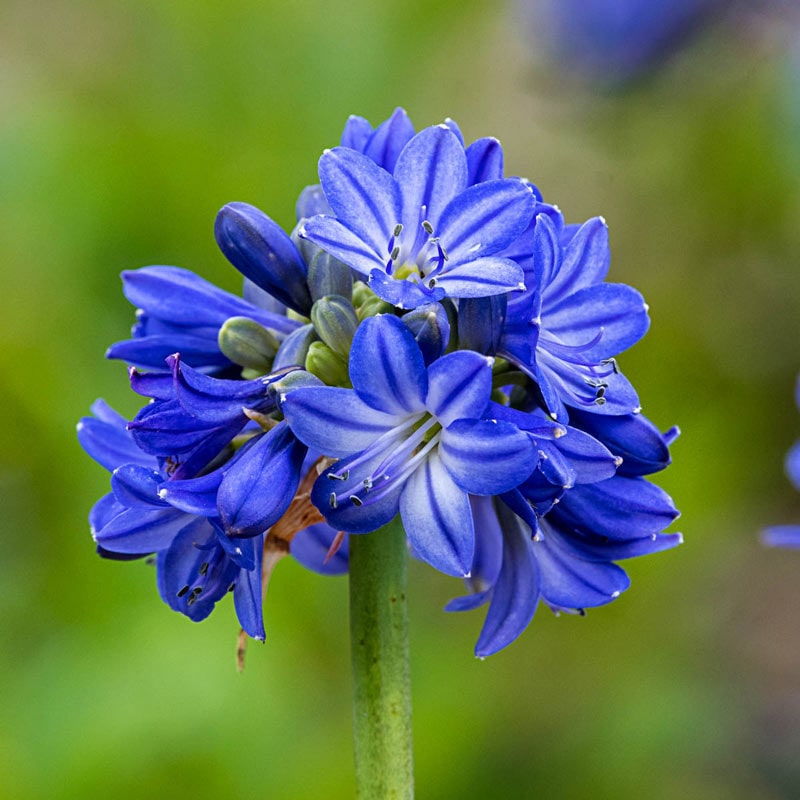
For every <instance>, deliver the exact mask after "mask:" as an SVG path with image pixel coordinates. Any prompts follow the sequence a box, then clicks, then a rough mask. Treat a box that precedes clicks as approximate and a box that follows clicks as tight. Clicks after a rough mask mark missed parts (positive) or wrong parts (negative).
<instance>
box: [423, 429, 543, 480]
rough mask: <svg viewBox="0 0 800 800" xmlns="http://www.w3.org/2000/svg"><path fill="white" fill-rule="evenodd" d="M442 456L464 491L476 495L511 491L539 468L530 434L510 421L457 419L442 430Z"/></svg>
mask: <svg viewBox="0 0 800 800" xmlns="http://www.w3.org/2000/svg"><path fill="white" fill-rule="evenodd" d="M439 455H440V456H441V459H442V463H443V464H444V466H445V467H446V468H447V471H448V472H449V473H450V475H451V476H452V477H453V479H454V480H455V482H456V483H457V484H458V485H459V486H460V487H461V488H462V489H464V491H466V492H469V493H470V494H477V495H492V494H502V493H503V492H508V491H510V490H511V489H513V488H514V487H516V486H518V485H519V484H520V483H522V481H524V480H525V478H527V477H528V475H530V474H531V472H533V470H534V469H535V468H536V464H537V461H538V457H537V455H536V448H535V447H534V445H533V442H532V441H531V439H530V437H529V436H528V435H527V434H525V433H523V432H522V431H520V430H518V429H517V428H516V427H515V426H514V425H512V424H510V423H508V422H494V421H491V420H456V422H454V423H453V424H452V425H450V426H449V427H448V428H446V429H445V430H443V431H442V439H441V442H440V444H439Z"/></svg>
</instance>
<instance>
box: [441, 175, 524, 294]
mask: <svg viewBox="0 0 800 800" xmlns="http://www.w3.org/2000/svg"><path fill="white" fill-rule="evenodd" d="M535 205H536V200H535V199H534V197H533V193H532V192H531V190H530V188H529V187H528V186H527V185H526V184H525V183H523V182H522V181H520V180H516V179H508V180H498V181H487V182H485V183H479V184H476V185H475V186H470V187H469V189H467V190H466V191H464V192H462V193H461V194H459V195H458V196H456V197H454V198H453V199H452V200H451V201H450V203H448V205H447V207H446V208H445V209H444V210H443V211H442V216H441V218H440V219H439V226H438V228H437V229H436V234H437V236H440V237H441V239H442V243H443V245H444V246H446V248H447V254H448V257H449V259H450V261H451V262H452V263H453V264H454V265H458V264H464V263H467V262H469V261H474V260H475V259H478V258H482V257H484V256H489V255H493V254H494V253H497V252H498V251H499V250H502V249H503V248H504V247H507V246H508V245H510V244H511V243H512V242H513V241H514V240H515V239H516V238H517V237H518V236H519V235H520V234H521V233H522V232H523V231H524V230H525V229H526V228H527V227H528V224H529V223H530V221H531V219H532V218H533V209H534V206H535ZM520 272H521V270H520ZM521 281H522V276H520V279H519V281H517V283H520V282H521Z"/></svg>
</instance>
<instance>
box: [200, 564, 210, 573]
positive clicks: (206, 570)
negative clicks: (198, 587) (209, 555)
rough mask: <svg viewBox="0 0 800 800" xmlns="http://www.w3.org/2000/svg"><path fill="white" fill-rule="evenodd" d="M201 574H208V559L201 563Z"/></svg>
mask: <svg viewBox="0 0 800 800" xmlns="http://www.w3.org/2000/svg"><path fill="white" fill-rule="evenodd" d="M200 574H201V575H206V574H208V561H204V562H203V563H202V564H201V565H200Z"/></svg>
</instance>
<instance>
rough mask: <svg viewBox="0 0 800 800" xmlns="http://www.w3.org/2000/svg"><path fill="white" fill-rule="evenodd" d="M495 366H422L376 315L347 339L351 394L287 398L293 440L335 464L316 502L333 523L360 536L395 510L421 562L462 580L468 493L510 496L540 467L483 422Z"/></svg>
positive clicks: (518, 438) (515, 438) (506, 427)
mask: <svg viewBox="0 0 800 800" xmlns="http://www.w3.org/2000/svg"><path fill="white" fill-rule="evenodd" d="M491 363H492V362H491V359H487V358H485V357H483V356H480V355H479V354H477V353H473V352H470V351H458V352H455V353H450V354H448V355H445V356H443V357H442V358H440V359H438V360H437V361H434V362H433V364H432V365H431V366H430V367H427V368H426V366H425V362H424V359H423V356H422V352H421V351H420V349H419V346H418V345H417V343H416V341H415V339H414V336H413V334H412V333H411V331H410V330H409V329H408V328H407V327H406V326H405V325H404V324H403V323H402V322H401V321H400V320H399V319H397V318H396V317H394V316H389V315H382V316H378V317H373V318H370V319H367V320H365V321H364V322H363V323H362V324H361V326H360V327H359V329H358V332H357V333H356V336H355V338H354V339H353V346H352V350H351V353H350V380H351V381H352V385H353V389H341V388H335V387H310V388H305V389H297V390H295V391H294V392H292V393H291V394H289V395H288V396H287V397H286V399H285V400H284V401H283V405H282V408H283V412H284V414H285V415H286V419H287V420H288V421H289V425H290V426H291V428H292V430H293V431H294V433H295V434H296V435H297V437H298V438H299V439H300V440H301V441H303V442H305V443H306V444H307V445H309V446H310V447H314V448H316V449H317V450H319V451H320V452H322V453H325V454H326V455H328V456H331V457H333V458H338V459H340V460H339V461H337V462H336V463H335V464H334V465H333V466H332V467H330V468H329V469H327V470H326V471H325V472H324V473H323V474H322V475H321V476H320V477H319V478H318V480H317V482H316V483H315V485H314V489H313V492H312V501H313V502H314V504H315V505H316V506H317V507H318V508H319V509H320V511H321V512H322V513H323V514H324V515H325V517H326V518H327V520H328V521H329V522H330V524H331V525H333V526H334V527H335V528H339V529H342V530H345V531H349V532H352V533H366V532H368V531H372V530H375V529H376V528H378V527H380V526H381V525H383V524H385V523H386V522H388V521H389V520H391V519H392V518H393V517H394V516H395V514H397V513H398V511H399V512H400V514H401V517H402V519H403V524H404V526H405V529H406V532H407V534H408V537H409V540H410V542H411V545H412V547H413V548H414V551H415V552H416V553H417V554H418V555H419V556H420V558H422V559H424V560H425V561H427V562H428V563H430V564H432V565H433V566H435V567H436V568H437V569H439V570H441V571H442V572H445V573H447V574H450V575H464V574H466V573H468V572H469V569H470V566H471V563H472V556H473V525H472V515H471V511H470V506H469V501H468V494H469V493H472V494H497V493H501V492H504V491H508V490H510V489H511V488H513V487H514V486H516V485H517V484H519V483H520V482H521V481H522V480H524V479H525V478H526V477H527V475H528V474H529V473H530V472H531V471H532V470H533V469H534V468H535V466H536V462H537V456H536V451H535V447H534V445H533V443H532V440H531V437H529V436H528V435H526V434H525V433H523V432H522V431H520V430H519V429H517V428H516V427H515V426H514V425H512V424H511V423H508V422H504V421H497V420H492V419H486V418H484V417H483V414H484V411H485V410H486V408H487V406H488V403H489V395H490V393H491Z"/></svg>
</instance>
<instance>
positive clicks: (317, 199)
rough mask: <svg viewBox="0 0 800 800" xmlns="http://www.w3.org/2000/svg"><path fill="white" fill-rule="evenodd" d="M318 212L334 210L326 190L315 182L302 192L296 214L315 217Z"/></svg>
mask: <svg viewBox="0 0 800 800" xmlns="http://www.w3.org/2000/svg"><path fill="white" fill-rule="evenodd" d="M342 144H344V142H342ZM317 214H333V211H332V210H331V207H330V206H329V205H328V201H327V200H326V199H325V192H324V191H323V190H322V186H320V184H318V183H314V184H312V185H311V186H306V187H305V188H304V189H303V191H301V192H300V196H299V197H298V198H297V203H296V205H295V215H296V217H297V219H299V220H302V219H305V218H308V217H315V216H316V215H317Z"/></svg>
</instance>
